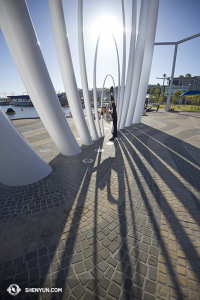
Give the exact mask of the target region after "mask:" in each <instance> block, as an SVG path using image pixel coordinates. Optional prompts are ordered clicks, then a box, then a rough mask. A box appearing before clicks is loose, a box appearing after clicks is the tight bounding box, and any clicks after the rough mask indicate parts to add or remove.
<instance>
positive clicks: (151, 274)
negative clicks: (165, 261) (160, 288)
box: [149, 267, 157, 281]
mask: <svg viewBox="0 0 200 300" xmlns="http://www.w3.org/2000/svg"><path fill="white" fill-rule="evenodd" d="M156 277H157V269H156V268H154V267H149V279H151V280H153V281H156Z"/></svg>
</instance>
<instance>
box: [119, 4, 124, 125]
mask: <svg viewBox="0 0 200 300" xmlns="http://www.w3.org/2000/svg"><path fill="white" fill-rule="evenodd" d="M121 2H122V18H123V59H122V79H121V89H120V100H119V103H118V107H117V129H119V124H120V120H121V113H122V107H123V103H124V89H125V75H126V23H125V11H124V0H121Z"/></svg>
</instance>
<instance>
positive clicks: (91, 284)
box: [87, 279, 97, 291]
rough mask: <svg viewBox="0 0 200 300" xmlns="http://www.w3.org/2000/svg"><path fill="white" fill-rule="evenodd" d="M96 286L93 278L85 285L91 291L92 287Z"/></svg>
mask: <svg viewBox="0 0 200 300" xmlns="http://www.w3.org/2000/svg"><path fill="white" fill-rule="evenodd" d="M96 286H97V282H96V280H95V279H91V280H90V281H89V283H88V285H87V287H88V288H89V289H90V290H91V291H94V289H95V288H96Z"/></svg>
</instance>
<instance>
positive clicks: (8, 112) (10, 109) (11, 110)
mask: <svg viewBox="0 0 200 300" xmlns="http://www.w3.org/2000/svg"><path fill="white" fill-rule="evenodd" d="M14 114H16V111H14V109H12V107H9V108H8V109H7V112H6V115H14Z"/></svg>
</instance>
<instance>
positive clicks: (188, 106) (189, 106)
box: [153, 104, 200, 112]
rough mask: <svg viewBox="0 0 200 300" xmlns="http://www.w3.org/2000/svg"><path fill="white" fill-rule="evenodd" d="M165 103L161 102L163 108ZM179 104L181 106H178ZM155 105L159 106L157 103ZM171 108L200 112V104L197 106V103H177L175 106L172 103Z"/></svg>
mask: <svg viewBox="0 0 200 300" xmlns="http://www.w3.org/2000/svg"><path fill="white" fill-rule="evenodd" d="M165 106H166V105H165V104H161V105H160V108H163V109H165ZM178 106H179V107H178ZM153 107H155V108H157V105H155V106H153ZM171 109H174V110H176V111H177V110H182V111H188V112H191V111H192V112H194V111H195V112H200V107H199V109H198V106H195V105H185V106H183V105H175V107H173V106H172V105H171Z"/></svg>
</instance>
